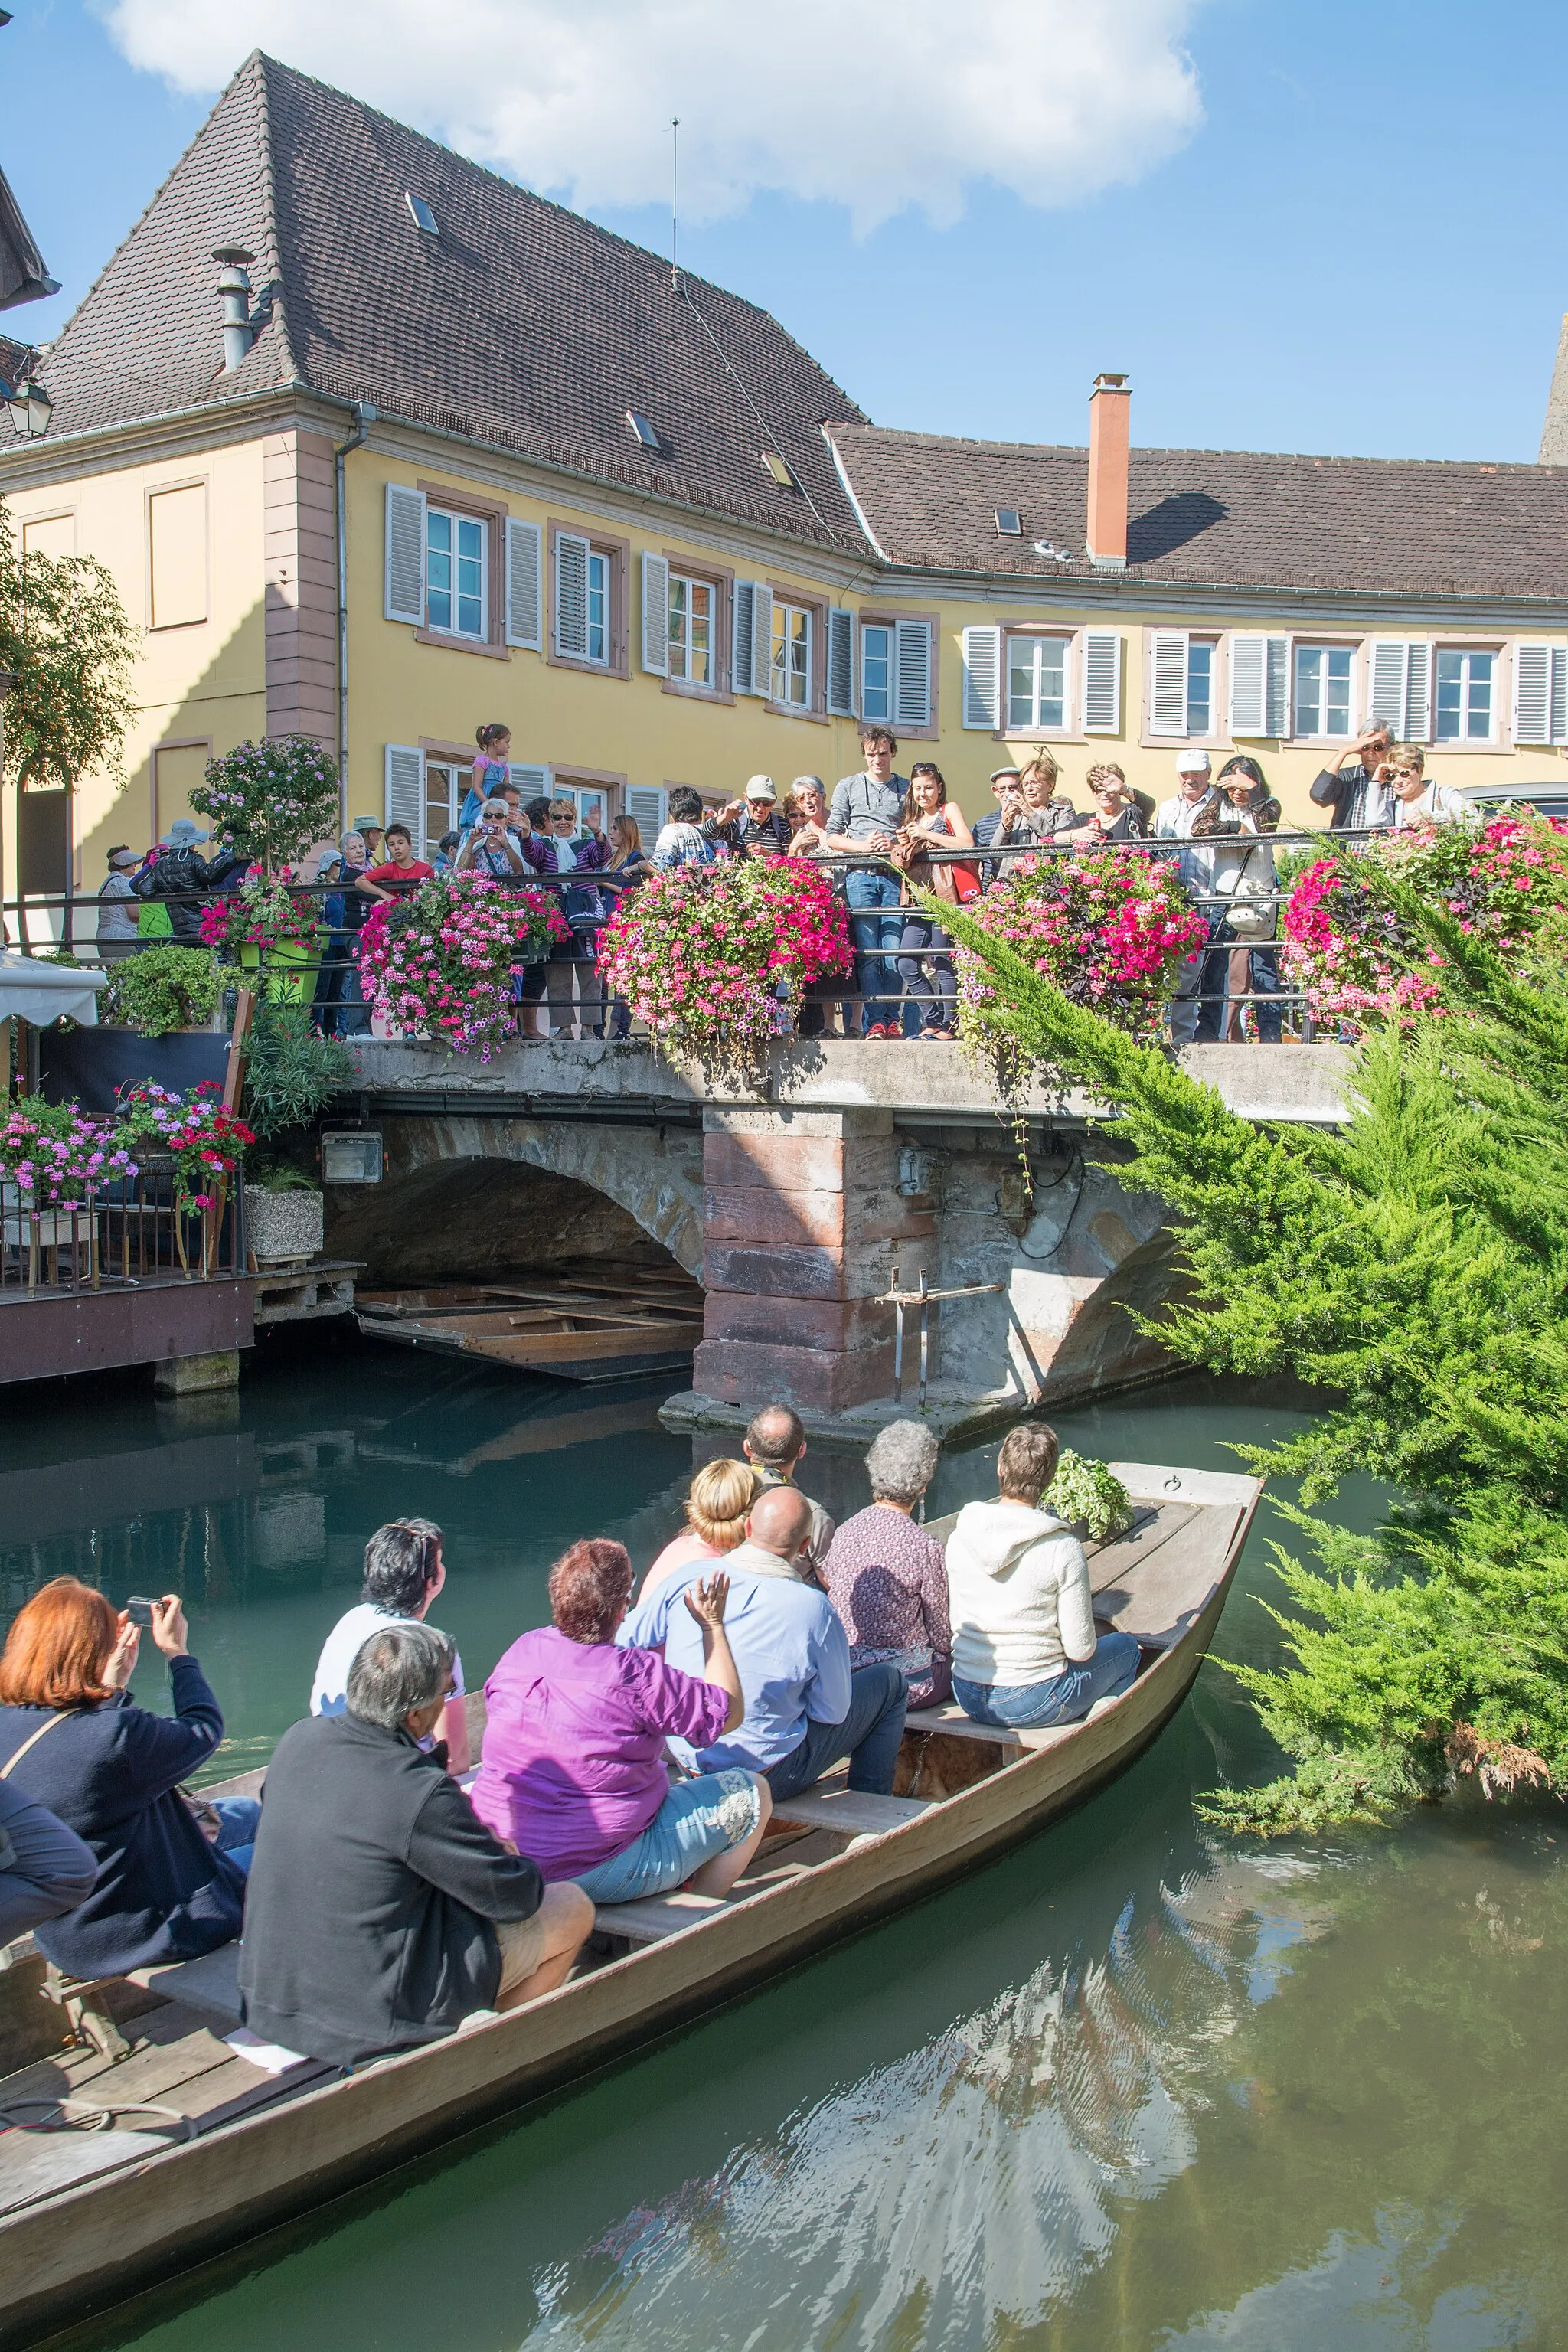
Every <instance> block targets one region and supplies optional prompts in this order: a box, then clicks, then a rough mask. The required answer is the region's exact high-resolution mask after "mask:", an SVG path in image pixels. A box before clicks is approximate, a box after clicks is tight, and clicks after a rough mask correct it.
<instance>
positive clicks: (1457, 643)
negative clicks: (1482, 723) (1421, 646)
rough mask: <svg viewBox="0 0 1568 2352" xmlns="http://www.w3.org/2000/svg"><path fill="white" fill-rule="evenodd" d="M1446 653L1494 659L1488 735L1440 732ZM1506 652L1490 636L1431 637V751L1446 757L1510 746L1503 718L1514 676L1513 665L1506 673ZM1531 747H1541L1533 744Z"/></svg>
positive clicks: (1510, 700)
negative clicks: (1439, 695) (1440, 678)
mask: <svg viewBox="0 0 1568 2352" xmlns="http://www.w3.org/2000/svg"><path fill="white" fill-rule="evenodd" d="M1446 654H1447V655H1449V656H1458V658H1459V659H1460V660H1473V659H1474V657H1475V656H1476V655H1477V654H1484V655H1486V656H1487V658H1488V659H1489V661H1490V663H1491V666H1492V675H1491V710H1490V714H1489V717H1490V725H1489V729H1488V731H1487V733H1486V734H1485V735H1439V734H1438V732H1437V672H1438V668H1439V666H1440V665H1441V663H1442V660H1443V656H1445V655H1446ZM1505 656H1506V647H1505V646H1503V645H1501V644H1500V643H1497V642H1495V641H1493V640H1491V639H1487V638H1483V639H1479V640H1476V639H1470V640H1466V639H1463V638H1453V637H1449V638H1447V639H1445V638H1443V637H1435V638H1434V639H1433V640H1432V689H1431V691H1432V701H1431V713H1430V718H1429V719H1428V722H1427V723H1428V727H1429V729H1430V732H1429V734H1428V736H1427V746H1428V748H1429V749H1430V750H1431V751H1441V752H1442V754H1443V757H1444V758H1445V759H1447V758H1448V757H1449V755H1450V754H1451V753H1454V752H1461V751H1500V750H1502V749H1504V748H1506V747H1507V746H1508V743H1509V737H1508V735H1507V734H1506V733H1505V731H1504V730H1503V726H1502V723H1501V722H1502V719H1503V715H1504V711H1505V709H1506V710H1507V711H1508V712H1510V714H1511V710H1512V688H1513V676H1512V670H1511V667H1509V668H1508V669H1507V670H1506V673H1505ZM1537 748H1539V747H1537V746H1534V745H1532V746H1531V749H1532V750H1534V749H1537Z"/></svg>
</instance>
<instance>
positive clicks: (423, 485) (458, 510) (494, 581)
mask: <svg viewBox="0 0 1568 2352" xmlns="http://www.w3.org/2000/svg"><path fill="white" fill-rule="evenodd" d="M414 488H416V490H418V491H419V492H420V494H421V495H422V496H423V498H424V500H425V533H426V536H425V618H424V620H423V621H422V623H421V624H420V625H419V627H418V628H416V630H415V632H414V642H415V644H416V646H446V648H447V652H448V653H465V654H479V655H481V656H484V657H485V658H486V659H487V660H489V661H505V662H509V661H510V659H511V649H510V646H508V645H507V643H506V526H507V518H508V515H509V513H510V509H509V508H508V507H506V506H505V505H504V504H503V503H502V502H501V501H500V499H487V498H481V497H479V496H478V495H477V494H476V493H474V492H473V491H470V490H469V489H468V488H466V487H465V486H463V485H459V486H458V487H457V488H454V487H453V486H452V485H451V484H450V483H449V482H428V481H426V480H424V479H423V478H420V479H418V480H416V482H415V484H414ZM432 507H434V508H435V509H436V510H437V513H438V514H452V515H461V516H463V517H464V518H465V519H466V520H468V521H469V522H482V523H485V524H487V525H488V526H489V528H488V529H487V530H486V532H485V634H484V635H483V636H482V637H470V636H467V635H463V634H462V633H461V632H459V631H458V630H457V629H433V628H432V627H431V626H430V577H429V554H430V537H429V532H430V509H431V508H432ZM521 520H527V518H526V517H524V518H521Z"/></svg>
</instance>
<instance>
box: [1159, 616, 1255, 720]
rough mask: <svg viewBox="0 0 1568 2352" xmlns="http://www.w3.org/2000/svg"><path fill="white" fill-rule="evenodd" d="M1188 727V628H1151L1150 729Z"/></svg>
mask: <svg viewBox="0 0 1568 2352" xmlns="http://www.w3.org/2000/svg"><path fill="white" fill-rule="evenodd" d="M1234 662H1235V656H1234V654H1233V656H1232V664H1233V667H1234ZM1186 731H1187V633H1186V631H1185V629H1151V630H1150V632H1149V732H1150V734H1151V735H1179V736H1182V737H1185V735H1186Z"/></svg>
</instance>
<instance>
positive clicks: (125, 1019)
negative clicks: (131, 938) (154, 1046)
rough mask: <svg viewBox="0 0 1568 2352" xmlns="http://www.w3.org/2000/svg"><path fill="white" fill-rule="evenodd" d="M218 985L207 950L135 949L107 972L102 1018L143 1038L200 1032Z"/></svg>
mask: <svg viewBox="0 0 1568 2352" xmlns="http://www.w3.org/2000/svg"><path fill="white" fill-rule="evenodd" d="M221 988H222V980H221V976H220V974H219V971H218V963H217V958H216V956H215V955H214V954H213V952H212V950H211V949H210V948H183V947H175V946H174V945H173V944H171V945H169V946H167V947H155V948H139V949H138V950H137V951H136V953H135V954H134V955H129V956H123V957H121V959H120V960H119V961H117V962H115V963H113V964H111V965H110V969H109V986H108V987H107V988H106V989H105V990H104V992H103V994H102V997H101V999H100V1003H101V1004H102V1007H103V1013H104V1018H105V1020H106V1021H108V1022H109V1023H110V1024H112V1025H114V1026H116V1027H119V1028H121V1029H134V1030H136V1031H138V1032H139V1034H141V1035H142V1036H143V1037H166V1036H167V1035H168V1034H169V1032H170V1031H171V1030H173V1029H205V1027H206V1025H207V1024H208V1022H209V1021H210V1020H211V1019H212V1016H213V1014H214V1013H216V1010H217V1003H218V996H219V993H220V992H221Z"/></svg>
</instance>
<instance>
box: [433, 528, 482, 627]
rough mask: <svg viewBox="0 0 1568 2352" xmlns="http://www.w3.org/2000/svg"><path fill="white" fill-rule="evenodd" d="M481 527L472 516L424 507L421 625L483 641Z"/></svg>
mask: <svg viewBox="0 0 1568 2352" xmlns="http://www.w3.org/2000/svg"><path fill="white" fill-rule="evenodd" d="M485 528H486V527H485V525H484V524H483V523H482V522H480V521H479V520H478V518H477V517H476V516H474V515H465V514H449V513H447V512H446V511H445V509H442V508H440V507H428V508H426V514H425V603H426V628H430V629H439V630H441V631H442V632H443V633H444V634H446V635H451V636H455V637H480V638H482V637H484V636H485V635H487V634H488V621H487V617H486V612H485V604H486V596H485V585H486V572H487V571H488V569H489V566H488V564H487V562H486V548H485Z"/></svg>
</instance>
